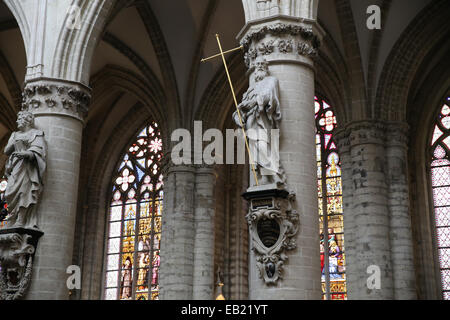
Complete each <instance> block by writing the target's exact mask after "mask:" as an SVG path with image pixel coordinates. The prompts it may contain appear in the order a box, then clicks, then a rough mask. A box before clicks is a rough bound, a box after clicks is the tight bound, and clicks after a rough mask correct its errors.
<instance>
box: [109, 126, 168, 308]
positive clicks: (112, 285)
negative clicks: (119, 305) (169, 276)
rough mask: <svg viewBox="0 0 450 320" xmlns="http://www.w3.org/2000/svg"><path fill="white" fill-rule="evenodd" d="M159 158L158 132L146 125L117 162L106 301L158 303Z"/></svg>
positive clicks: (160, 202)
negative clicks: (152, 301) (154, 301)
mask: <svg viewBox="0 0 450 320" xmlns="http://www.w3.org/2000/svg"><path fill="white" fill-rule="evenodd" d="M162 157H163V153H162V139H161V132H160V130H159V127H158V124H157V123H155V122H152V123H151V124H150V125H148V126H146V127H145V128H143V129H142V130H141V131H139V133H138V134H137V136H136V137H135V139H134V141H133V142H132V143H131V145H129V146H128V148H127V149H126V152H125V153H124V154H123V155H122V156H121V158H120V162H119V164H118V166H117V171H116V173H115V176H114V178H113V181H112V187H111V197H110V199H111V202H110V204H109V215H108V228H107V237H108V238H107V244H106V253H107V254H106V259H105V277H104V299H106V300H158V296H159V283H158V278H159V277H158V275H159V267H160V256H159V249H160V240H161V215H162V206H163V177H162V174H161V169H160V164H161V160H162Z"/></svg>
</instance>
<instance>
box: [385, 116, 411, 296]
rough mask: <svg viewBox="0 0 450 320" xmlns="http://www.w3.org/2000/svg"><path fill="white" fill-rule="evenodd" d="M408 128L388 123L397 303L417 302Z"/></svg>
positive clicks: (390, 205) (387, 140)
mask: <svg viewBox="0 0 450 320" xmlns="http://www.w3.org/2000/svg"><path fill="white" fill-rule="evenodd" d="M407 145H408V125H407V124H405V123H389V124H388V130H387V135H386V160H387V169H388V172H387V173H388V174H387V180H388V184H389V193H388V195H389V196H388V206H389V212H390V241H391V242H390V245H391V258H392V271H393V277H394V288H395V299H401V300H407V299H417V293H416V285H415V282H416V281H415V269H414V260H413V247H412V246H413V244H412V231H411V217H410V214H409V190H408V178H407V177H408V168H407V166H408V160H407V154H408V152H407V150H408V147H407Z"/></svg>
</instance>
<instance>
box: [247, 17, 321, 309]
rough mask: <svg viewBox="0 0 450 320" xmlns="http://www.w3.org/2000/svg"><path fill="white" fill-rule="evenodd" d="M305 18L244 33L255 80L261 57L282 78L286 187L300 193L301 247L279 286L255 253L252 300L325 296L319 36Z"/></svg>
mask: <svg viewBox="0 0 450 320" xmlns="http://www.w3.org/2000/svg"><path fill="white" fill-rule="evenodd" d="M301 21H302V20H301V19H298V18H294V17H289V16H285V15H283V16H281V15H280V16H278V15H277V16H271V17H267V18H263V19H259V20H255V21H250V22H248V23H247V25H246V26H245V27H244V29H243V30H242V31H241V33H240V35H239V38H240V39H241V44H242V45H243V46H244V48H245V50H246V55H245V60H246V61H245V62H246V64H247V66H248V67H249V69H250V70H249V73H250V83H251V84H252V83H253V82H254V74H253V71H254V67H253V64H254V61H255V59H256V58H257V57H258V56H262V57H263V58H265V59H266V60H267V62H268V63H269V72H270V75H271V76H274V77H277V78H278V80H279V85H280V106H281V113H282V120H281V128H280V160H281V164H282V166H283V168H284V170H285V173H286V177H287V189H288V190H289V191H291V192H294V193H295V194H296V200H295V202H294V204H293V207H294V209H295V210H297V211H298V213H299V215H300V223H299V225H300V228H299V231H298V233H297V235H296V244H297V248H296V249H294V250H292V251H289V252H288V253H287V254H288V260H287V261H286V263H285V264H284V266H283V274H282V276H283V279H281V280H280V281H278V282H277V284H276V285H267V284H265V282H264V281H263V280H262V279H261V278H260V276H259V274H258V269H257V266H256V261H255V255H254V253H253V252H251V253H250V264H249V274H250V277H249V285H250V292H249V298H250V299H273V298H274V297H276V298H277V299H292V300H301V299H320V298H321V279H320V253H319V222H318V216H317V212H318V211H317V210H318V209H317V168H316V153H315V121H314V103H313V102H314V67H313V60H312V57H313V56H314V55H315V54H316V53H317V47H318V45H319V40H318V39H317V37H316V36H315V34H314V32H313V21H312V20H303V22H301Z"/></svg>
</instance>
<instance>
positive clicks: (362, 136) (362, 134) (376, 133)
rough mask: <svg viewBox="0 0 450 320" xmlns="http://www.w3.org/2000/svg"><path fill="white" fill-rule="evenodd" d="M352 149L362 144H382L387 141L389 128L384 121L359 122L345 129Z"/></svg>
mask: <svg viewBox="0 0 450 320" xmlns="http://www.w3.org/2000/svg"><path fill="white" fill-rule="evenodd" d="M345 130H346V131H347V133H346V134H348V136H349V139H350V145H351V146H352V147H354V146H357V145H360V144H380V145H384V144H385V141H386V130H387V126H386V123H385V122H382V121H372V120H365V121H357V122H353V123H350V124H349V125H347V126H346V127H345Z"/></svg>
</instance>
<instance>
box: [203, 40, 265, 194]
mask: <svg viewBox="0 0 450 320" xmlns="http://www.w3.org/2000/svg"><path fill="white" fill-rule="evenodd" d="M216 39H217V44H218V45H219V50H220V53H219V54H216V55H213V56H211V57H209V58H205V59H202V60H201V61H202V62H205V61H208V60H210V59H214V58H217V57H219V56H221V57H222V61H223V65H224V67H225V72H226V73H227V77H228V83H229V84H230V88H231V93H232V94H233V100H234V104H235V106H236V110H237V114H238V116H239V122H240V124H241V128H242V133H243V134H244V139H245V146H246V147H247V152H248V157H249V160H250V165H251V166H252V171H253V176H254V177H255V182H256V185H257V186H258V176H257V175H256V169H255V164H254V163H253V159H252V154H251V153H250V147H249V146H248V140H247V133H246V132H245V127H244V122H243V121H242V117H241V112H240V111H239V104H238V102H237V99H236V94H235V93H234V87H233V83H232V82H231V77H230V72H229V71H228V65H227V61H226V60H225V54H227V53H230V52H233V51H236V50H240V49H241V50H242V49H244V46H240V47H237V48H234V49H231V50H228V51H223V50H222V45H221V43H220V39H219V35H218V34H216Z"/></svg>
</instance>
